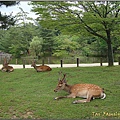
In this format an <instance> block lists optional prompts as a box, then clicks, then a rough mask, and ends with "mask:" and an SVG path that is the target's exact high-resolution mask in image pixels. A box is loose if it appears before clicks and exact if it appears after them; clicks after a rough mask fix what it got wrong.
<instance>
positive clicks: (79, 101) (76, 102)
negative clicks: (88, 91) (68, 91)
mask: <svg viewBox="0 0 120 120" xmlns="http://www.w3.org/2000/svg"><path fill="white" fill-rule="evenodd" d="M91 99H92V95H88V97H87V99H84V100H75V101H73V104H78V103H86V102H90V101H91Z"/></svg>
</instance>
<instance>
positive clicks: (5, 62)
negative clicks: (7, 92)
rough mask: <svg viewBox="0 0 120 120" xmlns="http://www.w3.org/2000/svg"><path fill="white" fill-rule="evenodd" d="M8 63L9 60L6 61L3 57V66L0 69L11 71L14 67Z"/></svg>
mask: <svg viewBox="0 0 120 120" xmlns="http://www.w3.org/2000/svg"><path fill="white" fill-rule="evenodd" d="M8 64H9V62H8V61H7V59H6V58H4V62H3V67H2V68H1V71H3V72H13V71H14V68H13V67H12V66H9V65H8Z"/></svg>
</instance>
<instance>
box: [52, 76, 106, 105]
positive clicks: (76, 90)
mask: <svg viewBox="0 0 120 120" xmlns="http://www.w3.org/2000/svg"><path fill="white" fill-rule="evenodd" d="M65 77H66V74H64V77H63V79H60V78H59V81H58V85H57V87H56V89H55V90H54V92H58V91H60V90H64V91H66V92H68V93H69V95H68V96H60V97H56V98H55V100H58V99H62V98H76V97H81V98H86V99H83V100H76V101H74V102H73V103H74V104H77V103H85V102H90V101H91V100H92V99H95V98H101V99H104V98H105V97H106V94H105V93H104V91H103V89H102V88H101V87H99V86H97V85H94V84H75V85H68V84H67V81H66V79H65Z"/></svg>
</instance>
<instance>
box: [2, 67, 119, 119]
mask: <svg viewBox="0 0 120 120" xmlns="http://www.w3.org/2000/svg"><path fill="white" fill-rule="evenodd" d="M59 71H62V72H63V73H67V80H68V84H76V83H92V84H97V85H99V86H101V87H102V88H104V89H105V93H106V94H107V97H106V99H104V100H101V99H95V100H93V101H91V102H90V103H81V104H72V102H73V101H74V99H73V98H69V99H61V100H54V98H55V97H57V96H61V95H62V96H64V95H67V93H66V92H64V91H61V92H58V93H54V91H53V90H54V88H55V87H56V85H57V82H58V77H59V75H58V72H59ZM76 99H81V98H75V100H76ZM3 118H4V119H13V118H14V119H17V118H21V119H24V118H31V119H33V118H36V119H45V118H48V119H89V118H90V119H96V118H98V119H106V118H108V119H110V118H114V119H120V66H115V67H79V68H54V69H53V70H52V71H51V72H43V73H37V72H36V71H35V70H34V69H16V70H15V71H14V72H12V73H5V72H1V71H0V119H3Z"/></svg>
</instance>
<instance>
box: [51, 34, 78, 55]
mask: <svg viewBox="0 0 120 120" xmlns="http://www.w3.org/2000/svg"><path fill="white" fill-rule="evenodd" d="M54 39H55V40H56V49H55V51H54V54H53V56H57V57H65V56H68V55H72V53H74V51H76V50H77V49H79V47H80V45H79V44H78V42H77V39H78V37H77V36H70V35H59V36H56V37H55V38H54Z"/></svg>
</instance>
